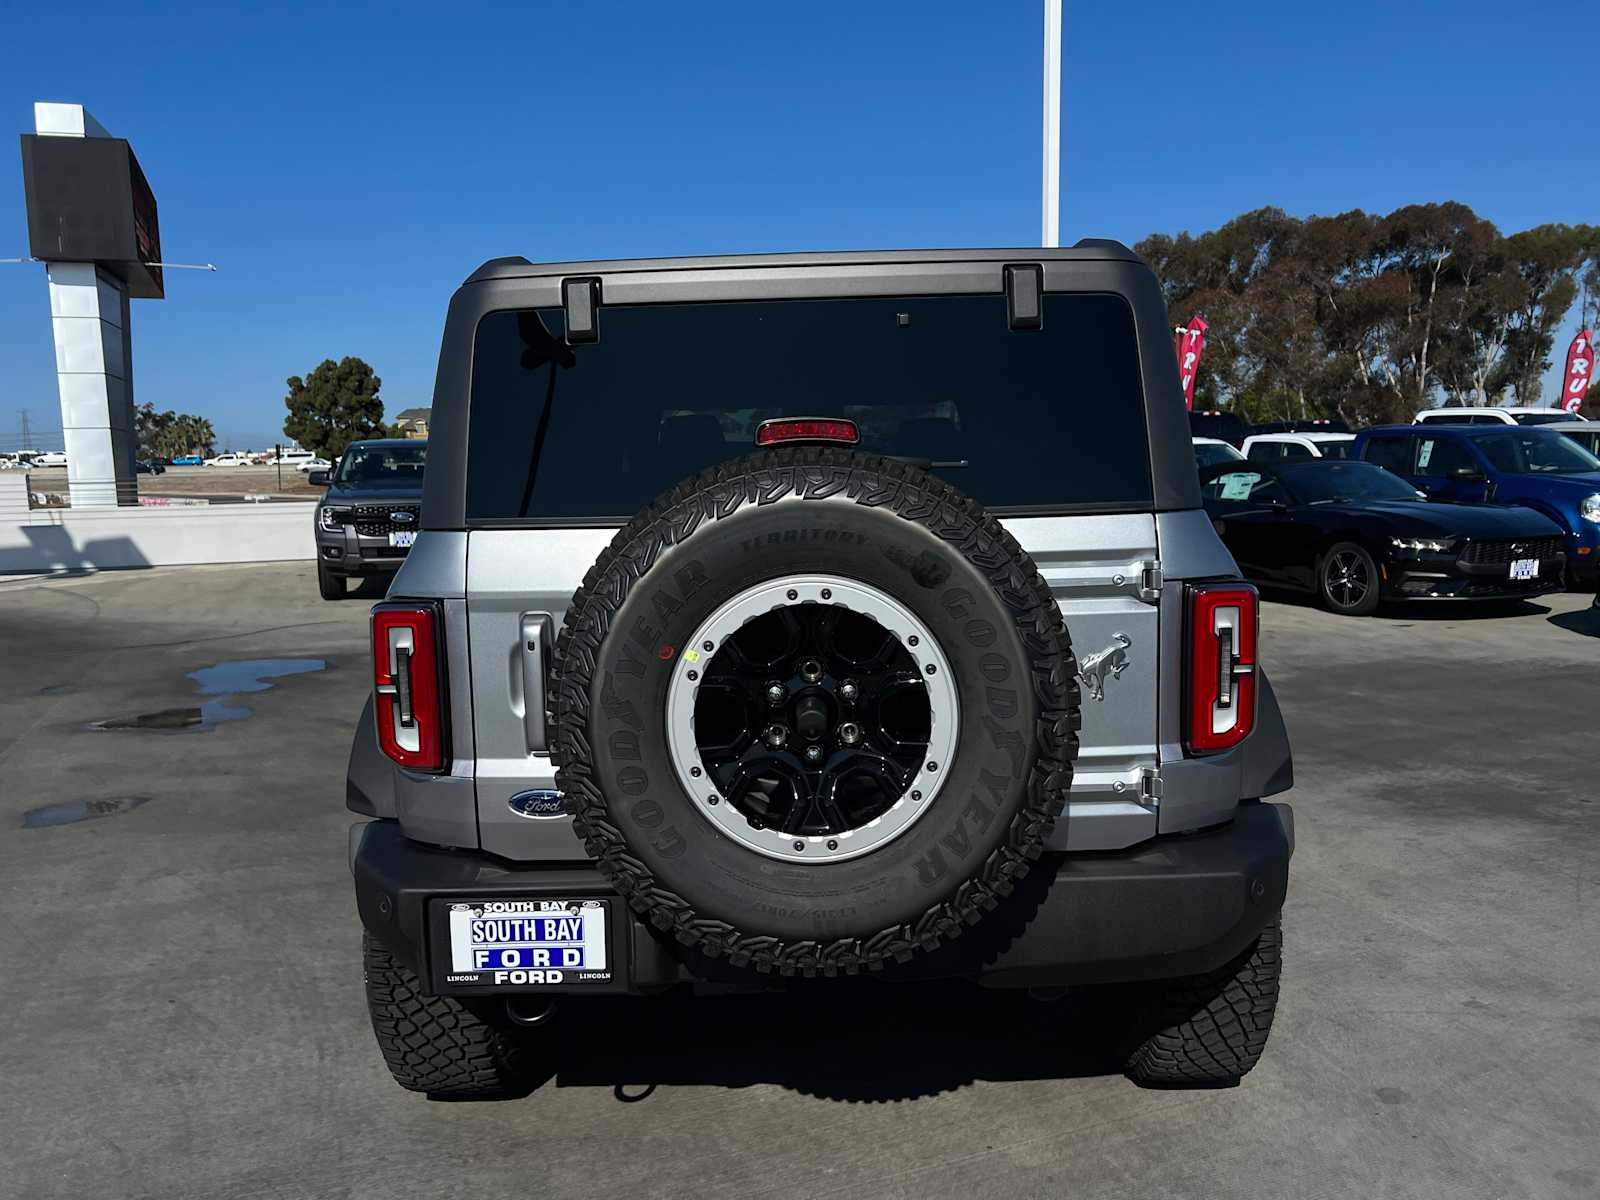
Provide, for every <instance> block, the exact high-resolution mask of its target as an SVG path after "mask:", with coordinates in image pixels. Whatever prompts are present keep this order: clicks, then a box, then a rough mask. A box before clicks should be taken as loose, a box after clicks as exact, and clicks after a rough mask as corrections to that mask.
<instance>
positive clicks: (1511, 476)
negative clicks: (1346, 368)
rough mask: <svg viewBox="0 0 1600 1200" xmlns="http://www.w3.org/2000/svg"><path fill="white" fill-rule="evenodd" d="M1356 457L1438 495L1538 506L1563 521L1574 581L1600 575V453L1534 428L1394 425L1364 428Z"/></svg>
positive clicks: (1458, 499) (1463, 501) (1590, 582)
mask: <svg viewBox="0 0 1600 1200" xmlns="http://www.w3.org/2000/svg"><path fill="white" fill-rule="evenodd" d="M1352 457H1354V458H1361V459H1365V460H1366V461H1367V462H1370V463H1376V464H1377V465H1378V466H1380V467H1384V468H1386V469H1388V470H1390V471H1392V472H1394V473H1395V474H1396V475H1399V476H1401V477H1402V478H1404V479H1405V480H1406V481H1407V482H1409V483H1410V484H1411V485H1412V486H1413V487H1415V488H1416V489H1417V490H1418V491H1420V492H1422V493H1423V494H1424V495H1426V496H1427V497H1428V498H1429V499H1430V500H1446V501H1451V502H1453V503H1458V504H1471V503H1483V502H1488V503H1491V504H1515V505H1520V506H1522V507H1524V508H1531V509H1535V510H1537V511H1538V512H1541V513H1543V514H1544V515H1545V516H1547V517H1549V518H1550V519H1551V520H1552V521H1554V522H1555V523H1556V524H1557V525H1559V526H1561V529H1562V532H1563V533H1564V534H1565V535H1566V541H1567V547H1566V548H1567V578H1568V579H1569V580H1572V581H1574V582H1581V583H1583V584H1585V585H1593V584H1594V583H1595V580H1596V575H1597V573H1600V458H1596V457H1595V456H1594V455H1593V454H1590V453H1589V452H1588V451H1587V450H1585V449H1584V448H1583V447H1582V446H1580V445H1578V444H1577V443H1576V442H1573V441H1571V440H1570V439H1568V438H1565V437H1562V436H1561V435H1560V434H1559V433H1553V432H1551V431H1550V430H1548V429H1540V428H1538V427H1537V426H1529V425H1446V424H1442V423H1438V422H1435V423H1431V424H1426V425H1386V426H1378V427H1376V428H1373V429H1368V430H1365V431H1363V432H1362V434H1361V436H1360V438H1359V440H1358V441H1357V442H1356V446H1355V450H1354V453H1353V454H1352Z"/></svg>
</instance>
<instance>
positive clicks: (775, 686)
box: [767, 683, 789, 704]
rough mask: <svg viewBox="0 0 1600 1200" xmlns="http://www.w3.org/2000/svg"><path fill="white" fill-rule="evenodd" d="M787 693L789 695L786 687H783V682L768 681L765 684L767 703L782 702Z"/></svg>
mask: <svg viewBox="0 0 1600 1200" xmlns="http://www.w3.org/2000/svg"><path fill="white" fill-rule="evenodd" d="M788 695H789V693H788V691H787V689H785V688H784V686H783V684H781V683H769V684H767V703H768V704H782V703H783V702H784V699H785V698H786V697H787V696H788Z"/></svg>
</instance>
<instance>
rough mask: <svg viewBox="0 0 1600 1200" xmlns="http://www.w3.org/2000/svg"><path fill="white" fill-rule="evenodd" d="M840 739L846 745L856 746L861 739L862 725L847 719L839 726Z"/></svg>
mask: <svg viewBox="0 0 1600 1200" xmlns="http://www.w3.org/2000/svg"><path fill="white" fill-rule="evenodd" d="M839 740H840V741H841V742H843V743H844V744H845V745H846V746H854V745H855V744H856V743H857V742H859V741H860V740H861V726H859V725H857V724H856V723H855V722H854V721H846V722H845V723H844V724H843V725H841V726H839Z"/></svg>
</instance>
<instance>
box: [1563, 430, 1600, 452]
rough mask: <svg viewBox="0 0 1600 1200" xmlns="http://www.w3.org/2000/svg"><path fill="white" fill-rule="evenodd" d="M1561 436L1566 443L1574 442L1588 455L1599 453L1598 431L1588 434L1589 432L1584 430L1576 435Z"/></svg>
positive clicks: (1599, 432) (1599, 436) (1566, 434)
mask: <svg viewBox="0 0 1600 1200" xmlns="http://www.w3.org/2000/svg"><path fill="white" fill-rule="evenodd" d="M1561 436H1562V437H1564V438H1566V439H1567V440H1568V441H1571V442H1576V443H1577V444H1578V445H1580V446H1582V447H1583V448H1584V449H1585V450H1587V451H1588V452H1589V453H1590V454H1595V453H1600V430H1595V431H1593V432H1590V431H1589V430H1587V429H1584V430H1580V431H1579V432H1577V433H1565V434H1562V435H1561Z"/></svg>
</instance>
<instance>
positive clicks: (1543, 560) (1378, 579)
mask: <svg viewBox="0 0 1600 1200" xmlns="http://www.w3.org/2000/svg"><path fill="white" fill-rule="evenodd" d="M1200 492H1201V495H1202V496H1203V497H1204V500H1205V506H1206V512H1207V513H1209V514H1210V516H1211V520H1212V523H1213V524H1214V525H1215V526H1216V528H1217V532H1218V533H1219V534H1221V536H1222V540H1223V542H1225V543H1226V544H1227V547H1228V549H1229V550H1230V551H1231V552H1232V553H1233V557H1234V560H1235V561H1236V562H1237V563H1238V564H1239V569H1240V570H1241V571H1243V572H1244V574H1245V576H1246V577H1247V578H1249V579H1252V580H1254V581H1255V582H1257V583H1261V584H1264V585H1267V586H1269V587H1282V588H1292V589H1294V590H1296V591H1303V592H1311V593H1313V594H1315V595H1316V597H1317V598H1318V599H1319V600H1320V601H1321V602H1322V605H1323V607H1325V608H1327V609H1329V610H1330V611H1332V612H1336V613H1343V614H1345V615H1347V616H1365V615H1366V614H1368V613H1371V612H1373V611H1374V610H1375V609H1376V608H1377V607H1378V604H1379V602H1380V601H1383V600H1408V599H1439V600H1443V599H1452V600H1509V599H1521V598H1524V597H1528V596H1537V595H1539V594H1541V593H1543V592H1553V591H1557V590H1558V589H1560V588H1561V587H1562V586H1563V583H1562V572H1563V569H1564V567H1565V565H1566V554H1565V552H1564V550H1563V541H1562V535H1561V530H1560V529H1559V528H1557V527H1556V525H1555V524H1553V523H1552V522H1551V521H1550V520H1548V519H1547V518H1545V517H1542V516H1540V515H1539V514H1538V513H1536V512H1534V511H1533V510H1532V509H1528V508H1513V507H1509V506H1498V505H1492V504H1438V503H1433V502H1430V501H1428V500H1427V499H1426V498H1425V497H1424V496H1423V495H1422V494H1421V493H1420V492H1418V491H1417V490H1416V489H1414V488H1413V487H1412V486H1411V485H1410V484H1408V483H1407V482H1406V481H1405V480H1403V479H1401V478H1400V477H1399V476H1397V475H1391V474H1390V473H1389V472H1388V471H1385V470H1384V469H1383V468H1382V467H1378V466H1374V465H1373V464H1371V463H1367V462H1349V461H1345V460H1341V459H1326V458H1324V459H1302V460H1297V461H1292V462H1280V463H1264V462H1251V463H1218V464H1216V465H1215V466H1211V467H1205V468H1202V469H1201V471H1200Z"/></svg>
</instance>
